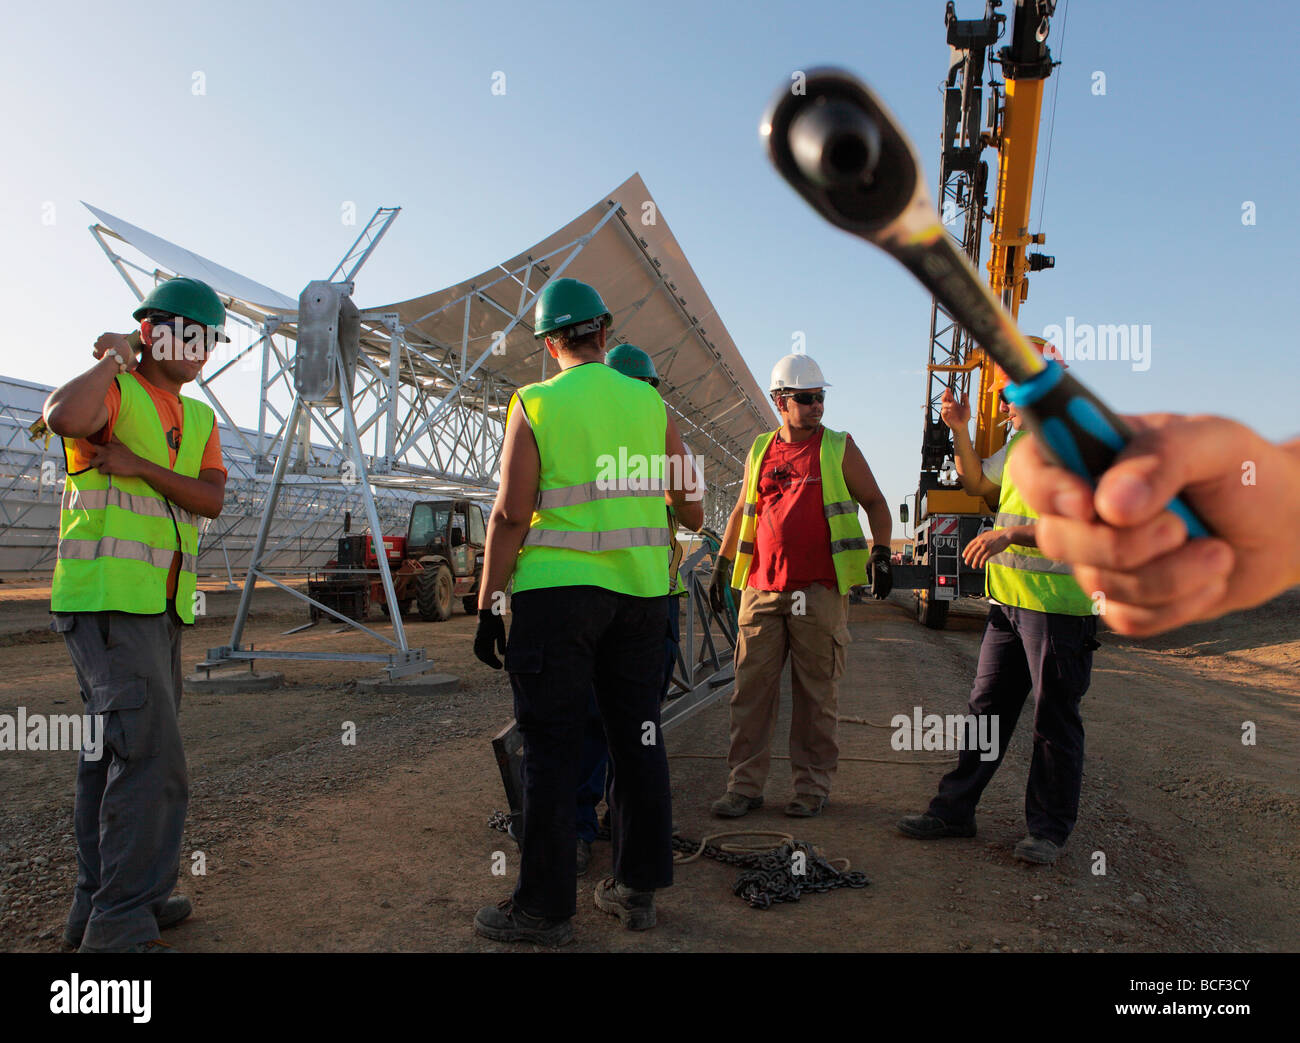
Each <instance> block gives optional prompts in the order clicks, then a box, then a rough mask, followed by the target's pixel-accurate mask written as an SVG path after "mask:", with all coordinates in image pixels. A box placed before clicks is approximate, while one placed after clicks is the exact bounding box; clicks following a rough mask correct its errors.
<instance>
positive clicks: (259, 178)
mask: <svg viewBox="0 0 1300 1043" xmlns="http://www.w3.org/2000/svg"><path fill="white" fill-rule="evenodd" d="M943 9H944V4H943V2H942V0H909V2H907V3H897V2H862V0H857V2H853V3H838V2H836V3H818V4H807V3H804V4H784V3H765V4H763V5H762V6H761V7H758V8H755V7H753V6H751V5H748V4H731V3H727V4H710V5H707V6H700V5H695V4H682V3H660V4H657V5H655V6H653V7H652V8H646V7H642V6H639V5H632V6H618V5H610V4H578V3H564V2H559V3H551V4H546V5H540V4H537V5H524V4H518V3H512V2H503V3H497V4H493V5H475V4H460V3H454V4H453V3H443V4H438V5H436V6H435V5H424V4H375V5H370V6H366V7H364V8H363V7H362V5H355V4H341V3H329V2H326V3H314V4H267V3H260V4H251V3H242V2H233V3H224V4H222V5H202V6H199V5H195V6H189V5H178V4H153V3H137V4H132V5H131V7H130V10H129V11H126V10H122V9H114V8H111V7H107V6H104V5H99V4H69V3H45V4H42V5H23V6H22V7H21V8H19V9H16V10H14V11H12V12H11V13H10V14H9V16H8V19H9V23H10V24H9V26H8V31H7V32H6V34H5V36H4V39H3V41H0V58H2V59H3V60H0V86H2V87H3V92H4V95H3V96H4V97H5V98H6V105H5V106H4V110H3V112H0V132H2V133H3V139H4V141H5V142H6V145H7V146H8V148H7V156H8V160H7V162H6V163H5V164H4V169H3V171H2V172H0V177H2V178H3V181H4V185H3V187H4V191H3V192H2V193H0V220H2V221H3V225H2V227H3V230H4V233H5V234H4V239H5V250H4V258H3V261H0V264H3V273H2V275H3V277H2V278H0V304H3V307H4V312H5V314H6V315H7V316H9V320H10V321H9V323H8V324H7V329H6V330H5V332H4V334H3V335H2V336H0V373H3V374H5V375H7V376H14V377H20V378H23V379H26V380H33V381H39V382H42V383H48V384H57V383H60V382H62V381H64V380H66V379H68V378H70V377H72V376H74V375H75V374H76V373H78V372H80V371H81V369H82V368H84V365H85V364H86V363H87V362H88V361H89V347H90V344H91V343H92V342H93V340H94V338H95V336H96V335H97V334H98V333H99V332H101V331H103V330H105V329H125V328H127V327H128V326H129V321H130V320H129V311H130V308H131V306H132V303H133V302H132V300H131V298H130V296H129V294H128V292H127V290H126V288H125V286H124V285H123V284H122V283H121V280H120V279H119V277H118V276H117V274H116V273H115V272H114V271H113V270H112V268H111V267H110V266H109V264H108V263H107V261H106V260H105V258H104V256H103V254H102V253H101V252H100V250H99V248H98V246H97V245H96V244H95V242H94V240H93V239H92V238H91V237H90V235H89V234H88V233H87V231H86V229H87V226H88V225H90V224H91V223H92V218H91V216H90V214H89V213H88V212H87V211H86V210H85V209H84V208H82V207H81V206H80V205H79V204H78V200H80V199H84V200H86V201H88V202H91V203H94V204H95V205H97V206H100V207H103V208H104V209H106V210H108V211H109V212H111V213H114V214H117V215H119V216H121V217H123V218H125V219H127V220H129V221H132V222H134V223H136V224H139V225H141V226H142V227H144V228H147V229H149V230H150V231H153V232H155V233H157V234H159V235H162V236H164V237H166V238H168V239H171V240H172V241H173V242H177V243H180V244H182V245H185V246H188V247H189V248H191V249H194V250H196V251H198V252H199V253H202V254H204V255H206V256H208V257H210V258H212V259H213V260H216V261H218V262H220V263H223V264H226V265H227V266H229V267H232V268H234V269H236V270H238V271H241V272H243V273H244V274H246V275H248V276H250V277H252V278H255V279H257V280H259V281H261V282H264V283H266V284H267V285H270V286H272V287H275V288H277V289H279V290H281V291H283V292H286V293H288V294H290V295H296V294H297V292H298V291H299V290H300V289H301V288H302V286H303V285H304V284H305V283H306V282H307V281H308V280H309V279H313V278H323V277H324V276H326V275H327V274H328V273H329V271H330V269H331V268H332V267H333V265H334V263H335V261H336V260H337V259H338V257H339V256H341V255H342V253H343V251H344V250H345V249H346V248H347V247H348V245H350V243H351V241H352V238H353V237H354V236H355V233H356V229H355V228H349V227H345V226H344V225H343V224H342V222H341V220H340V208H341V206H342V204H343V203H344V202H345V201H354V202H355V203H356V206H357V210H358V212H359V215H360V220H362V221H364V220H365V217H366V216H367V215H368V214H369V213H370V212H371V211H373V210H374V208H375V207H377V206H381V205H399V206H401V207H403V212H402V215H401V216H400V217H399V218H398V220H397V222H396V223H395V224H394V226H393V228H392V230H391V232H390V233H389V236H388V237H387V238H386V239H385V241H384V242H383V244H382V245H381V247H380V249H379V251H378V252H377V254H376V255H375V257H374V258H372V260H371V262H370V263H369V264H368V265H367V267H366V269H365V270H364V271H363V273H362V275H361V278H360V281H359V284H358V290H357V299H358V302H359V303H360V304H362V305H363V306H365V305H369V304H378V303H383V302H387V301H394V300H399V299H402V298H405V297H408V296H414V295H416V294H418V293H421V292H425V291H428V290H432V289H436V288H440V287H442V286H445V285H448V284H451V283H454V282H456V281H458V280H460V279H462V278H464V277H466V276H468V275H471V274H473V273H475V272H478V271H481V270H483V269H484V268H487V267H489V266H490V265H492V264H494V263H496V262H497V261H500V260H503V259H504V258H506V257H508V256H510V255H512V254H514V253H516V252H517V251H518V250H520V249H521V248H523V247H525V246H528V245H529V244H531V243H533V242H536V241H537V240H538V239H540V238H542V237H543V236H545V235H546V234H548V233H550V232H551V231H553V230H554V229H555V228H557V227H559V226H560V225H562V224H564V223H565V222H567V221H568V220H569V219H571V218H572V217H573V216H575V215H576V214H577V213H579V212H580V211H582V210H584V209H585V208H587V207H588V206H590V205H591V204H592V203H594V202H595V201H597V200H598V199H600V198H602V197H603V195H604V194H605V193H606V192H608V191H609V190H610V189H612V188H613V187H614V186H616V185H617V184H619V183H620V182H621V181H623V180H624V179H625V178H626V177H627V176H628V175H629V174H631V173H632V172H633V171H639V172H640V173H641V174H642V176H643V177H644V178H645V180H646V183H647V185H648V186H649V188H650V190H651V192H652V193H654V195H655V198H656V200H657V202H658V204H659V208H660V212H661V213H662V215H663V216H664V218H665V219H666V220H667V221H668V223H669V224H670V226H671V227H672V229H673V232H674V234H675V235H676V237H677V239H678V241H679V242H680V243H681V245H682V247H683V249H684V250H685V252H686V255H687V257H688V258H689V259H690V261H691V264H692V266H693V267H694V269H695V271H696V273H697V275H698V276H699V278H700V280H701V282H702V283H703V285H704V286H705V288H706V289H707V291H708V292H709V294H710V296H711V297H712V299H713V302H714V304H715V306H716V308H717V311H718V314H719V316H720V317H721V319H722V320H723V321H724V322H725V323H726V325H727V328H728V330H729V331H730V333H731V335H732V337H733V338H734V340H735V341H736V343H737V345H738V346H739V347H740V350H741V353H742V355H743V356H744V357H745V359H746V361H747V362H748V363H749V365H750V367H751V369H752V370H753V371H754V372H755V374H756V375H757V376H758V379H759V381H760V383H762V382H764V381H765V380H766V375H767V373H768V372H769V371H770V369H771V366H772V364H773V363H774V362H775V361H776V360H777V358H779V357H780V356H781V355H782V354H784V353H785V352H786V351H788V350H789V345H790V343H791V335H792V333H793V331H796V330H802V331H803V332H804V333H805V334H806V337H807V350H808V353H809V354H810V355H812V356H813V357H814V358H816V359H817V360H818V361H819V362H820V363H821V364H822V366H823V368H824V370H825V371H826V373H827V379H828V380H829V381H830V382H831V383H832V384H833V385H834V388H833V390H832V393H831V395H830V396H828V400H827V416H826V418H827V422H828V424H829V425H830V426H832V427H839V428H847V429H848V430H850V431H851V432H852V433H853V434H854V437H855V439H856V440H857V441H858V442H859V444H860V445H861V446H862V447H863V449H864V451H865V452H866V455H867V459H868V460H869V462H870V463H871V465H872V467H873V469H874V471H875V472H876V475H877V478H878V479H879V481H880V483H881V486H882V488H883V489H884V491H885V494H886V496H887V497H888V499H889V501H890V503H891V504H893V505H895V506H896V505H897V503H898V502H899V501H900V500H901V499H902V497H903V496H905V495H906V494H908V493H909V492H911V491H912V490H913V489H914V487H915V482H916V471H917V465H918V463H919V448H920V446H919V442H920V431H921V420H922V414H921V403H922V400H923V396H924V392H925V382H924V377H923V367H924V364H925V359H926V344H927V337H928V323H929V300H928V297H927V295H926V294H925V293H924V292H923V291H922V290H921V289H919V287H917V286H916V285H915V284H914V283H913V282H912V281H911V279H910V278H909V277H908V276H907V275H906V273H905V272H903V270H902V269H901V268H899V267H898V266H897V265H895V264H893V263H892V262H891V261H889V260H888V259H887V258H886V257H885V256H884V255H883V254H881V253H879V252H878V251H875V250H872V249H871V248H869V247H867V246H866V245H865V244H862V243H861V242H859V241H857V240H855V239H852V238H850V237H848V236H846V235H845V234H843V233H841V232H839V231H837V230H835V229H833V228H832V227H830V226H829V225H827V224H825V223H824V222H822V221H821V220H820V219H818V218H816V217H815V216H814V215H813V213H812V211H811V210H809V209H808V208H807V206H806V205H805V204H804V203H803V202H802V201H801V200H800V199H799V198H798V197H797V196H796V195H795V194H794V193H793V191H792V190H790V189H789V188H788V187H787V186H786V185H785V184H784V183H783V182H782V181H781V180H780V179H779V178H778V177H777V176H776V174H775V173H774V172H773V170H772V169H771V168H770V166H769V165H768V164H767V162H766V160H765V159H764V157H763V155H762V152H761V150H760V147H759V141H758V135H757V127H758V121H759V117H760V115H761V113H762V110H763V108H764V106H765V104H766V102H767V100H768V98H769V97H770V95H771V94H772V92H773V91H774V90H775V89H776V88H777V87H779V86H780V85H782V84H783V83H786V82H788V79H789V75H790V72H791V70H794V69H806V68H810V67H812V66H814V65H819V64H840V65H844V66H847V67H848V68H850V69H852V70H854V71H855V72H857V73H859V74H860V75H862V76H863V77H864V78H866V79H868V80H869V82H871V83H872V84H873V86H875V87H876V89H877V90H878V91H879V92H880V93H881V94H882V95H883V96H884V97H885V98H886V100H887V101H888V103H889V104H890V106H891V107H892V108H893V109H894V111H895V113H896V114H897V115H898V117H899V118H900V119H901V120H902V122H903V124H904V125H905V126H906V128H907V129H908V130H909V132H910V133H911V135H912V137H913V138H914V140H915V141H916V143H917V147H918V150H919V151H920V153H921V156H922V158H923V160H924V161H925V164H926V168H927V175H926V176H927V180H928V182H929V183H930V184H931V186H933V185H934V182H935V177H936V174H937V169H938V128H939V114H940V105H939V95H938V85H939V83H940V81H941V79H942V77H943V75H944V73H945V71H946V63H947V46H946V44H945V32H944V26H943ZM957 10H958V14H959V16H960V17H966V18H974V17H978V16H979V15H980V14H981V13H982V10H983V2H982V0H959V2H958V4H957ZM1298 28H1300V15H1297V13H1296V12H1295V9H1294V8H1293V7H1292V6H1291V5H1289V4H1284V3H1280V2H1278V3H1274V2H1267V3H1261V4H1258V5H1251V7H1250V9H1249V13H1248V14H1247V13H1245V10H1244V9H1243V8H1237V7H1228V8H1225V7H1223V5H1222V4H1211V3H1208V2H1205V3H1199V2H1189V3H1178V4H1173V3H1163V2H1162V3H1146V4H1133V3H1121V2H1118V0H1109V2H1106V0H1097V2H1093V3H1081V2H1080V0H1066V2H1065V3H1063V4H1061V5H1058V10H1057V15H1056V19H1055V21H1054V24H1053V31H1052V36H1051V39H1050V40H1049V43H1050V45H1051V46H1052V49H1053V54H1054V57H1056V58H1057V59H1058V60H1060V61H1062V63H1063V64H1062V65H1061V67H1060V68H1058V69H1057V70H1056V72H1055V74H1054V76H1053V78H1052V80H1051V81H1049V86H1048V94H1047V106H1046V108H1047V111H1045V113H1044V128H1043V136H1042V138H1041V139H1040V172H1041V159H1042V157H1043V156H1044V155H1045V151H1046V146H1047V129H1048V126H1047V124H1048V116H1049V115H1050V109H1051V104H1052V101H1053V95H1054V94H1055V96H1056V103H1055V104H1056V108H1055V123H1054V133H1053V138H1052V158H1051V168H1050V175H1049V178H1048V181H1047V191H1046V211H1045V215H1044V217H1045V222H1044V223H1043V224H1042V230H1043V231H1044V232H1046V233H1047V237H1048V240H1047V245H1046V246H1045V247H1044V248H1043V249H1044V250H1045V252H1047V253H1051V254H1053V255H1055V257H1056V259H1057V267H1056V269H1055V270H1054V271H1051V272H1046V273H1042V274H1039V275H1037V276H1035V277H1034V278H1033V280H1032V281H1031V286H1030V296H1029V299H1028V301H1027V302H1026V303H1025V305H1024V306H1023V307H1022V310H1021V319H1022V323H1023V325H1024V326H1025V328H1026V329H1027V330H1029V331H1030V332H1040V331H1041V330H1042V329H1043V328H1044V327H1046V326H1048V325H1051V324H1064V322H1065V320H1066V317H1067V316H1073V317H1074V320H1075V322H1076V323H1080V324H1093V325H1102V324H1138V325H1149V326H1150V329H1151V333H1150V338H1151V365H1150V368H1149V369H1147V370H1146V371H1135V370H1134V369H1133V368H1132V366H1131V365H1129V364H1127V363H1124V362H1118V361H1117V362H1106V363H1099V362H1091V363H1089V362H1080V363H1078V364H1077V365H1076V367H1075V370H1074V372H1076V374H1077V375H1078V376H1079V377H1080V378H1081V379H1083V380H1085V382H1087V383H1089V384H1090V385H1091V386H1093V387H1094V388H1095V389H1096V390H1097V391H1098V392H1100V393H1101V394H1102V395H1103V396H1104V397H1105V398H1107V399H1108V401H1110V402H1111V404H1112V405H1113V406H1114V407H1115V408H1117V409H1120V410H1124V411H1143V410H1151V409H1170V410H1175V411H1180V412H1211V413H1219V414H1223V415H1226V416H1230V417H1235V418H1238V419H1242V420H1245V421H1248V422H1250V423H1251V424H1252V425H1254V426H1256V427H1258V428H1259V429H1260V430H1261V431H1263V432H1264V433H1265V434H1266V435H1269V436H1270V437H1274V438H1281V437H1284V436H1289V435H1292V434H1295V433H1296V432H1297V431H1298V430H1300V422H1298V418H1300V410H1298V409H1297V408H1296V404H1295V392H1294V390H1293V386H1294V380H1293V379H1292V378H1291V377H1290V372H1289V370H1288V369H1287V368H1284V360H1285V361H1288V362H1289V360H1290V357H1291V355H1292V354H1293V350H1294V349H1293V348H1292V346H1291V340H1292V339H1293V337H1294V332H1293V330H1294V318H1293V314H1292V312H1293V310H1294V301H1295V298H1296V292H1295V285H1296V272H1297V269H1298V265H1297V260H1298V259H1300V258H1298V257H1297V231H1300V207H1298V206H1297V202H1296V195H1295V192H1294V188H1293V185H1294V170H1295V168H1296V165H1297V162H1296V161H1297V155H1296V153H1297V147H1296V140H1297V131H1298V130H1300V120H1298V119H1297V108H1298V107H1300V102H1297V96H1296V91H1295V89H1294V54H1293V49H1294V41H1295V39H1296V38H1297V35H1298V34H1297V29H1298ZM196 72H200V73H202V74H203V78H204V80H205V88H206V93H205V94H202V95H196V94H194V93H193V89H192V87H193V84H194V82H195V81H194V74H195V73H196ZM496 72H504V73H505V76H506V93H505V94H504V95H503V96H502V95H494V94H493V93H492V91H491V85H492V77H493V74H494V73H496ZM1096 72H1102V73H1104V74H1105V79H1106V93H1105V94H1104V95H1101V96H1099V95H1096V94H1094V93H1093V83H1094V79H1095V77H1094V74H1095V73H1096ZM988 155H989V157H990V160H992V158H993V154H992V153H989V154H988ZM1040 185H1041V179H1040ZM1042 201H1043V197H1042V194H1041V188H1040V190H1039V193H1038V195H1036V198H1035V205H1034V210H1033V226H1034V229H1035V230H1038V227H1039V212H1040V205H1041V203H1042ZM1248 201H1249V202H1251V203H1253V204H1254V208H1255V215H1256V217H1255V224H1254V225H1246V224H1243V222H1242V207H1243V204H1245V203H1247V202H1248ZM48 203H53V204H54V209H53V211H52V213H53V215H54V220H53V223H52V224H47V223H45V222H46V221H48V220H49V216H48V215H49V214H50V213H51V211H50V210H49V208H48V207H47V204H48ZM986 255H987V254H986ZM227 404H228V405H230V406H231V408H232V412H234V413H235V415H236V418H237V419H240V420H241V421H251V420H252V419H253V406H254V404H255V403H253V402H247V403H234V404H231V403H227Z"/></svg>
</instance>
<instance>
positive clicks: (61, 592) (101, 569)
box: [50, 373, 214, 623]
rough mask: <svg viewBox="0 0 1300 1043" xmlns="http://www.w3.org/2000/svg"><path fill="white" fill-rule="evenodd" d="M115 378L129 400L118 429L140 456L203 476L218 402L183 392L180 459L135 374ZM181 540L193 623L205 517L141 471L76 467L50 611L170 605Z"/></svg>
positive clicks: (66, 488) (179, 608)
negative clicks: (169, 591) (108, 472)
mask: <svg viewBox="0 0 1300 1043" xmlns="http://www.w3.org/2000/svg"><path fill="white" fill-rule="evenodd" d="M117 385H118V388H119V389H120V390H121V392H122V405H121V408H120V409H119V410H118V414H117V421H116V422H115V423H114V424H113V437H114V438H116V439H117V440H118V441H119V442H121V443H122V444H123V445H125V446H126V447H127V448H128V449H130V450H131V452H133V453H135V454H136V456H140V457H143V458H144V459H146V460H148V461H150V462H151V463H155V464H157V465H158V466H159V467H165V468H167V469H168V470H174V471H175V472H176V473H177V474H180V475H184V476H185V477H187V478H197V477H198V475H199V466H200V464H201V463H202V461H203V450H204V448H206V446H207V444H208V438H209V437H210V436H211V434H212V425H213V423H214V417H213V413H212V409H211V407H210V406H207V405H205V404H204V403H202V402H199V401H196V400H195V399H192V398H187V397H185V396H183V395H182V396H181V404H182V408H183V410H184V414H183V421H182V423H183V425H184V429H183V431H182V432H181V444H180V448H179V449H177V450H176V464H175V466H173V465H172V463H171V459H170V456H169V454H168V451H167V436H166V434H164V432H163V427H162V420H161V418H160V417H159V416H158V410H157V409H156V408H155V406H154V404H153V399H151V398H150V397H149V393H148V392H147V391H145V389H144V388H143V387H141V386H140V382H139V381H138V380H136V378H135V375H134V374H131V373H119V374H118V376H117ZM65 449H66V445H65ZM178 549H179V550H180V552H181V562H180V573H179V574H178V576H177V580H176V612H177V614H178V615H179V616H180V617H181V619H182V620H183V621H184V622H186V623H193V622H194V590H195V585H196V584H195V575H194V573H195V568H196V563H197V558H198V552H199V530H198V518H197V517H196V516H195V515H193V514H191V513H190V512H189V511H186V510H183V509H182V508H180V507H178V506H177V505H176V504H174V503H171V502H169V501H168V500H167V498H166V497H165V496H163V495H162V494H161V493H159V492H157V491H156V490H155V489H154V488H153V486H151V485H150V484H149V483H148V482H146V481H145V480H144V479H143V478H134V477H132V478H127V477H124V476H122V475H106V474H101V473H100V472H99V471H97V470H96V469H95V468H93V467H92V468H90V469H88V470H85V471H83V472H81V473H79V474H74V473H69V475H68V478H67V481H66V482H65V483H64V485H63V503H62V507H61V510H60V512H59V550H58V560H57V562H56V563H55V566H54V582H53V586H52V588H51V591H50V611H51V612H134V613H136V614H138V615H154V614H157V613H159V612H163V611H165V610H166V608H167V574H168V572H169V571H170V570H171V564H172V557H173V555H174V554H175V553H176V551H177V550H178Z"/></svg>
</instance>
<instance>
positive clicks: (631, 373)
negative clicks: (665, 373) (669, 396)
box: [605, 344, 659, 388]
mask: <svg viewBox="0 0 1300 1043" xmlns="http://www.w3.org/2000/svg"><path fill="white" fill-rule="evenodd" d="M605 365H607V366H609V367H610V369H616V370H618V371H619V372H620V373H622V374H623V376H625V377H633V378H635V379H636V380H644V381H646V383H648V384H649V385H650V386H651V387H656V388H657V387H658V386H659V374H658V373H656V372H655V364H654V361H653V360H652V359H651V358H650V356H649V355H647V354H646V353H645V352H644V351H642V350H641V349H640V348H638V347H637V346H636V345H635V344H619V345H616V346H615V347H614V348H612V349H611V350H610V352H609V354H607V355H606V356H605Z"/></svg>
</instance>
